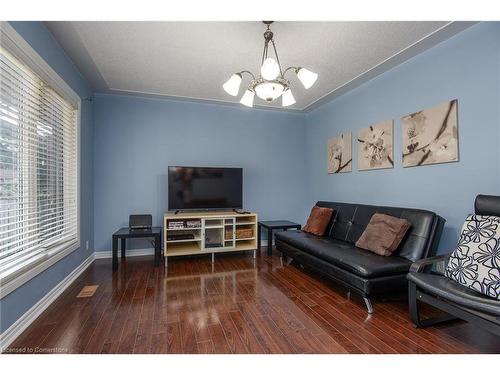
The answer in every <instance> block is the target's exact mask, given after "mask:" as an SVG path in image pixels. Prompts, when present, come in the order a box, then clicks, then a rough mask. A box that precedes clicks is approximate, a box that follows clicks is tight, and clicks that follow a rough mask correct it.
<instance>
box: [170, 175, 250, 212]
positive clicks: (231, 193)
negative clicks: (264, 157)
mask: <svg viewBox="0 0 500 375" xmlns="http://www.w3.org/2000/svg"><path fill="white" fill-rule="evenodd" d="M242 206H243V171H242V169H241V168H214V167H180V166H173V167H168V208H169V210H219V209H241V208H242Z"/></svg>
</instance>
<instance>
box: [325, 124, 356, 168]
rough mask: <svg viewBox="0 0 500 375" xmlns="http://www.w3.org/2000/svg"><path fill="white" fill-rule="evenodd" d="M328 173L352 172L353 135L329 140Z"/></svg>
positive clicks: (349, 134) (347, 134) (344, 135)
mask: <svg viewBox="0 0 500 375" xmlns="http://www.w3.org/2000/svg"><path fill="white" fill-rule="evenodd" d="M327 157H328V159H327V161H328V173H344V172H352V135H351V133H344V134H342V135H340V136H339V137H336V138H330V139H329V140H328V155H327Z"/></svg>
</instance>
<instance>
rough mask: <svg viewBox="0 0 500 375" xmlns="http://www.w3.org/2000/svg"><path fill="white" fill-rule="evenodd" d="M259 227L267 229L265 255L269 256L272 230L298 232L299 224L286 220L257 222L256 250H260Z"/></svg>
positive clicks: (271, 246) (271, 244)
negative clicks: (295, 230) (296, 230)
mask: <svg viewBox="0 0 500 375" xmlns="http://www.w3.org/2000/svg"><path fill="white" fill-rule="evenodd" d="M261 227H263V228H265V229H267V242H268V245H267V255H271V254H272V252H273V230H280V229H282V230H288V229H298V230H300V228H301V226H300V224H297V223H294V222H292V221H288V220H271V221H259V227H258V233H257V248H258V249H259V250H260V232H261Z"/></svg>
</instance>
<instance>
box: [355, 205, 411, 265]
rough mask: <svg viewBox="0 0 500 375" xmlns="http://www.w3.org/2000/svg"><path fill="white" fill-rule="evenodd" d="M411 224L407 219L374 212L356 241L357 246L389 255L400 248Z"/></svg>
mask: <svg viewBox="0 0 500 375" xmlns="http://www.w3.org/2000/svg"><path fill="white" fill-rule="evenodd" d="M410 226H411V224H410V222H409V221H408V220H406V219H399V218H397V217H394V216H389V215H384V214H374V215H373V216H372V218H371V219H370V222H369V223H368V225H367V226H366V228H365V231H364V232H363V234H362V235H361V237H359V240H358V241H356V246H357V247H360V248H362V249H365V250H370V251H372V252H374V253H375V254H378V255H383V256H389V255H391V254H392V253H393V252H394V251H395V250H396V249H397V248H398V246H399V244H400V243H401V240H402V239H403V237H404V235H405V234H406V232H407V231H408V229H409V228H410Z"/></svg>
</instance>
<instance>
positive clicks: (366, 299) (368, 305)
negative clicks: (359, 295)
mask: <svg viewBox="0 0 500 375" xmlns="http://www.w3.org/2000/svg"><path fill="white" fill-rule="evenodd" d="M363 300H364V301H365V304H366V309H367V310H368V314H373V305H372V301H370V299H369V298H368V297H363Z"/></svg>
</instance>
